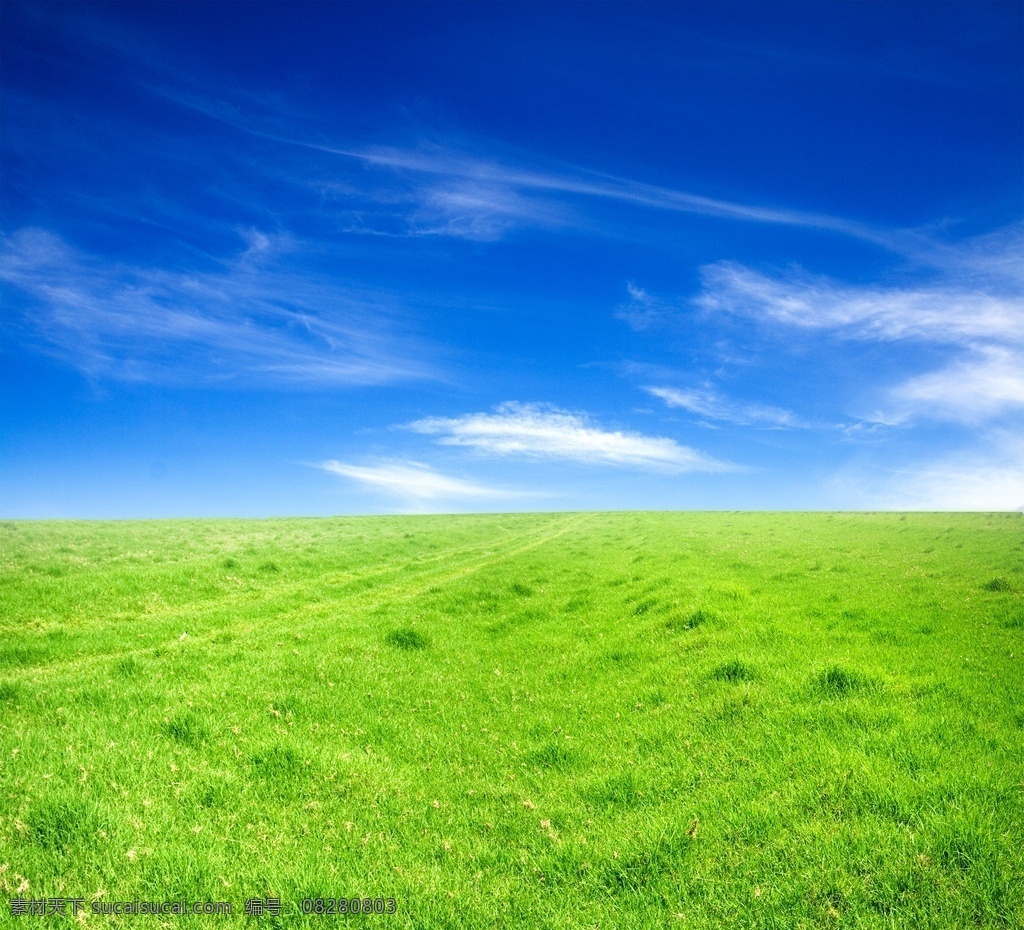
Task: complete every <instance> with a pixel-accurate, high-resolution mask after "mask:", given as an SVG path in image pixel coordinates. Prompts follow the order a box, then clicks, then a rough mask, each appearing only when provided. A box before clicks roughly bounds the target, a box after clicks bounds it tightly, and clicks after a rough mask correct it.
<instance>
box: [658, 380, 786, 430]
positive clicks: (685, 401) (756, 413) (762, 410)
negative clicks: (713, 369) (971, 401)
mask: <svg viewBox="0 0 1024 930" xmlns="http://www.w3.org/2000/svg"><path fill="white" fill-rule="evenodd" d="M644 390H645V391H647V393H648V394H652V395H653V396H654V397H657V398H660V399H661V400H663V401H664V402H665V403H666V404H667V405H668V406H669V407H678V408H680V409H682V410H689V411H690V413H695V414H697V415H698V416H702V417H707V418H708V419H710V420H722V421H724V422H727V423H736V424H738V425H740V426H767V427H775V428H783V427H785V428H791V427H801V426H803V425H804V424H803V423H802V422H801V421H800V419H799V418H798V417H797V416H796V415H795V414H793V413H790V411H788V410H783V409H782V408H781V407H771V406H768V405H766V404H747V403H741V402H738V401H733V400H729V399H728V398H725V397H722V396H721V395H719V394H716V393H715V392H714V391H710V390H688V391H681V390H678V389H677V388H670V387H645V388H644Z"/></svg>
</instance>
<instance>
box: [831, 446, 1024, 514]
mask: <svg viewBox="0 0 1024 930" xmlns="http://www.w3.org/2000/svg"><path fill="white" fill-rule="evenodd" d="M832 484H833V488H834V489H835V490H836V491H837V492H838V493H839V495H840V497H841V499H842V500H843V501H844V504H843V506H850V504H849V503H845V502H852V503H853V505H854V506H858V507H863V508H869V509H879V510H936V511H944V510H975V511H1010V510H1018V509H1020V508H1021V507H1022V506H1024V440H1022V439H1020V438H1019V437H1017V436H1009V435H1006V434H1004V433H1000V434H996V435H995V436H994V437H991V439H990V440H989V441H986V442H985V443H984V444H983V446H982V447H980V448H979V449H978V450H975V451H972V452H965V453H958V454H953V455H947V456H943V457H940V458H938V459H936V460H934V461H931V462H918V463H917V464H915V465H912V466H910V467H908V468H904V469H901V470H899V471H886V470H883V469H878V470H873V471H870V472H869V471H866V470H863V469H859V470H857V469H853V468H848V469H846V470H844V471H843V472H842V473H840V474H839V475H837V476H836V477H835V479H834V480H833V482H832Z"/></svg>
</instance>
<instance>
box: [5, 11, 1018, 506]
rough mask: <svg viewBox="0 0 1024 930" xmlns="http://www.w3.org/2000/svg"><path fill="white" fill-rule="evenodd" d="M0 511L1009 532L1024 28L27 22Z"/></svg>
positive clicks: (670, 14) (624, 21)
mask: <svg viewBox="0 0 1024 930" xmlns="http://www.w3.org/2000/svg"><path fill="white" fill-rule="evenodd" d="M3 20H4V21H3V30H2V38H0V41H2V49H0V52H2V55H0V68H2V74H0V77H2V93H3V101H2V103H3V106H2V117H0V118H2V127H0V128H2V136H0V138H2V146H3V150H2V169H3V170H2V182H0V183H2V201H0V204H2V236H3V242H2V246H0V284H2V288H3V291H2V294H3V316H2V343H0V352H2V368H0V389H2V393H0V403H2V418H0V448H2V482H0V515H3V516H6V517H28V518H43V517H82V518H92V517H170V516H232V515H235V516H272V515H287V514H311V515H318V514H339V513H346V514H349V513H390V512H434V511H437V512H450V511H504V510H575V509H725V510H746V509H904V508H906V509H940V510H958V509H966V510H1010V509H1015V508H1018V507H1021V506H1022V505H1024V170H1022V169H1024V141H1022V140H1024V5H1022V4H1020V3H983V2H971V3H966V4H957V3H927V4H914V3H893V4H870V3H863V4H844V3H812V4H786V3H756V4H728V3H709V4H701V3H678V4H641V3H629V4H622V5H619V4H614V3H601V4H576V3H573V4H537V5H533V4H521V3H517V4H509V5H503V4H492V3H487V4H444V3H430V4H411V5H406V4H384V3H367V4H358V3H346V4H337V5H332V4H321V3H315V4H304V3H289V4H281V5H277V4H272V3H264V4H218V3H180V4H179V3H159V4H156V3H113V4H79V3H73V4H72V3H68V4H44V3H33V4H25V5H20V4H16V3H5V4H4V9H3Z"/></svg>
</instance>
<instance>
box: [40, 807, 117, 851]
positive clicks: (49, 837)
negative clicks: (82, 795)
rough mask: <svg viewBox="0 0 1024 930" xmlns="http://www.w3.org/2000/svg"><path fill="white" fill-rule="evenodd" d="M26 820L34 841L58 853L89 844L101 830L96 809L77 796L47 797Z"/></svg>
mask: <svg viewBox="0 0 1024 930" xmlns="http://www.w3.org/2000/svg"><path fill="white" fill-rule="evenodd" d="M26 820H27V821H28V823H27V826H28V833H29V836H30V837H31V839H32V842H33V843H35V844H36V845H38V846H41V847H42V848H43V849H46V850H50V851H53V852H58V853H66V852H69V851H70V850H71V849H72V848H73V847H76V846H78V845H81V844H85V843H86V841H87V840H88V839H89V838H90V836H91V835H93V834H95V833H96V832H97V831H98V830H99V828H100V820H99V816H98V814H97V811H96V808H95V806H94V805H93V804H90V803H88V802H87V801H84V800H81V799H78V798H73V797H71V798H69V797H57V798H47V799H45V800H43V801H41V802H39V803H38V804H37V805H36V806H35V807H33V808H32V809H31V810H30V811H29V814H28V817H27V818H26Z"/></svg>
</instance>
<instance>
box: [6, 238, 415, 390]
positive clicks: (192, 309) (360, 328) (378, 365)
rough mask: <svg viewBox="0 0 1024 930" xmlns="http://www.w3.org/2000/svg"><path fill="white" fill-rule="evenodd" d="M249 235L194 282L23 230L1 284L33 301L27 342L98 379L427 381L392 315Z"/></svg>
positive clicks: (11, 244) (189, 276)
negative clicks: (281, 258)
mask: <svg viewBox="0 0 1024 930" xmlns="http://www.w3.org/2000/svg"><path fill="white" fill-rule="evenodd" d="M243 236H244V239H245V241H246V244H247V248H246V249H245V250H243V251H242V252H241V253H240V254H239V255H238V256H237V257H235V258H233V259H232V260H230V261H228V262H227V263H226V267H225V268H224V269H222V270H218V271H204V272H193V273H188V272H181V271H171V270H166V269H162V268H141V267H135V266H128V265H118V264H115V263H111V262H106V261H100V260H99V259H97V258H94V257H92V256H89V255H87V254H83V253H81V252H78V251H77V250H75V249H73V248H71V247H70V246H69V245H67V243H65V242H64V241H63V240H62V239H61V238H60V237H58V236H56V235H54V234H53V233H50V232H47V231H46V230H41V229H22V230H19V231H17V232H16V233H14V234H13V235H11V236H9V237H8V238H7V239H6V241H5V242H4V243H3V248H2V251H0V280H3V281H4V282H5V283H7V284H9V285H12V286H14V287H17V288H18V289H19V290H21V291H22V292H24V293H25V294H26V295H27V296H28V298H29V300H28V302H27V303H26V305H25V317H26V319H27V321H28V322H29V325H30V328H31V330H32V331H33V335H32V336H31V337H30V338H33V339H34V340H35V341H37V342H38V343H39V344H40V346H41V347H42V348H44V349H45V350H46V351H48V352H50V353H51V354H55V355H57V356H59V357H61V358H63V359H65V360H66V361H68V362H70V363H71V364H73V365H75V366H76V367H77V368H79V370H81V371H82V372H84V373H85V374H87V375H89V376H92V377H100V378H114V379H118V380H134V381H158V382H172V383H241V384H245V383H250V382H253V381H255V382H258V383H261V384H262V383H266V382H268V381H269V382H278V383H281V382H284V383H306V384H309V383H312V384H338V385H341V384H378V383H384V382H389V381H394V380H399V379H406V378H422V377H429V376H430V371H429V369H428V367H427V366H426V365H425V364H424V363H423V362H422V361H421V360H420V359H421V358H422V356H423V354H424V352H423V350H422V348H417V347H416V346H414V345H412V344H410V341H409V340H408V339H406V338H403V337H401V336H400V335H399V334H398V333H397V332H396V331H395V330H396V329H397V327H396V324H395V321H394V317H395V316H396V314H395V313H394V311H393V310H392V309H391V308H389V307H387V306H385V305H383V304H382V303H381V302H380V301H376V300H375V299H374V298H373V297H372V296H370V295H366V294H360V293H358V292H356V291H353V290H346V289H343V288H339V287H335V286H334V285H332V284H330V283H329V282H327V281H324V280H322V279H317V278H316V277H314V276H311V275H304V274H301V273H297V272H291V271H288V270H285V269H284V268H282V267H280V266H279V265H278V264H276V263H275V261H274V258H275V252H276V251H279V250H280V248H281V247H282V243H281V241H280V240H279V239H275V238H274V237H270V236H267V235H265V234H262V233H260V232H258V231H255V230H249V231H245V232H244V233H243ZM291 247H293V246H289V248H291ZM8 315H10V314H8Z"/></svg>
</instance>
